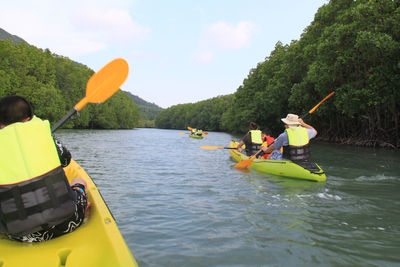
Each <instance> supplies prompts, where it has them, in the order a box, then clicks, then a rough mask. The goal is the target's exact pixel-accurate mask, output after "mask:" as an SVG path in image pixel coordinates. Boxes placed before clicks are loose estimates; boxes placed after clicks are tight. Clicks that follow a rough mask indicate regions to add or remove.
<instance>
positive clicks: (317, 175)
mask: <svg viewBox="0 0 400 267" xmlns="http://www.w3.org/2000/svg"><path fill="white" fill-rule="evenodd" d="M238 144H239V143H238V142H234V141H231V142H230V144H229V147H237V146H238ZM229 153H230V154H231V156H232V158H233V159H235V160H236V161H238V162H240V161H242V160H245V159H249V157H248V156H247V155H245V154H243V153H241V152H239V151H238V150H236V149H230V150H229ZM302 165H304V166H303V167H302V166H300V165H298V164H296V163H294V162H292V161H290V160H270V159H254V160H253V161H252V162H251V166H250V168H253V169H255V170H258V171H261V172H265V173H270V174H274V175H278V176H283V177H289V178H294V179H304V180H310V181H316V182H323V181H326V175H325V173H324V171H323V170H322V169H321V168H320V167H319V166H318V164H316V163H314V162H307V163H306V164H302Z"/></svg>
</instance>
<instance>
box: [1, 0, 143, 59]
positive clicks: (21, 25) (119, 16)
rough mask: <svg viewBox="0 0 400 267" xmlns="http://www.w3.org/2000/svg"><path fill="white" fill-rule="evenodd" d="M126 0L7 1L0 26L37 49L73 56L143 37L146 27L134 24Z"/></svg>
mask: <svg viewBox="0 0 400 267" xmlns="http://www.w3.org/2000/svg"><path fill="white" fill-rule="evenodd" d="M127 3H128V2H126V1H108V0H103V1H81V0H70V1H63V2H61V1H51V0H38V1H22V0H15V1H6V2H4V3H2V8H1V9H0V25H1V26H0V27H2V28H3V29H4V30H6V31H8V32H9V33H11V34H14V35H18V36H20V37H21V38H24V39H25V40H26V41H27V42H28V43H30V44H32V45H35V46H38V47H40V48H49V49H50V50H51V51H52V52H54V53H57V54H61V55H63V56H69V57H76V56H82V55H85V54H90V53H94V52H97V51H101V50H104V49H106V48H107V47H110V46H113V45H124V44H125V45H128V46H129V45H132V44H137V43H139V42H142V41H143V40H145V39H146V38H147V36H148V34H149V29H148V28H146V27H143V26H140V25H139V24H137V23H135V22H134V20H133V18H132V15H131V14H130V12H129V9H128V4H127Z"/></svg>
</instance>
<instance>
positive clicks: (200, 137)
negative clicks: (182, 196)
mask: <svg viewBox="0 0 400 267" xmlns="http://www.w3.org/2000/svg"><path fill="white" fill-rule="evenodd" d="M189 137H191V138H196V139H203V135H197V134H189Z"/></svg>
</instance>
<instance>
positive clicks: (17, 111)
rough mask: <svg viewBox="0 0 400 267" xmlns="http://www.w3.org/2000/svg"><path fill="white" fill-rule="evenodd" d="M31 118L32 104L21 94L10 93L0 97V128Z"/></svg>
mask: <svg viewBox="0 0 400 267" xmlns="http://www.w3.org/2000/svg"><path fill="white" fill-rule="evenodd" d="M32 118H33V110H32V106H31V104H30V103H29V102H28V101H27V100H26V99H25V98H23V97H22V96H18V95H10V96H5V97H2V98H0V128H4V127H5V126H7V125H10V124H13V123H16V122H25V121H29V120H30V119H32Z"/></svg>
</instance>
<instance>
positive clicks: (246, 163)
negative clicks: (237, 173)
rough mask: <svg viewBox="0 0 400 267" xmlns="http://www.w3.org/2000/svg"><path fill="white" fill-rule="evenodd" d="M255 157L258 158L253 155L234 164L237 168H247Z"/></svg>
mask: <svg viewBox="0 0 400 267" xmlns="http://www.w3.org/2000/svg"><path fill="white" fill-rule="evenodd" d="M255 158H256V155H254V156H252V157H251V158H249V159H245V160H242V161H240V162H239V163H238V164H236V165H235V166H234V168H237V169H247V168H249V167H250V165H251V162H252V161H253V159H255Z"/></svg>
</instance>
